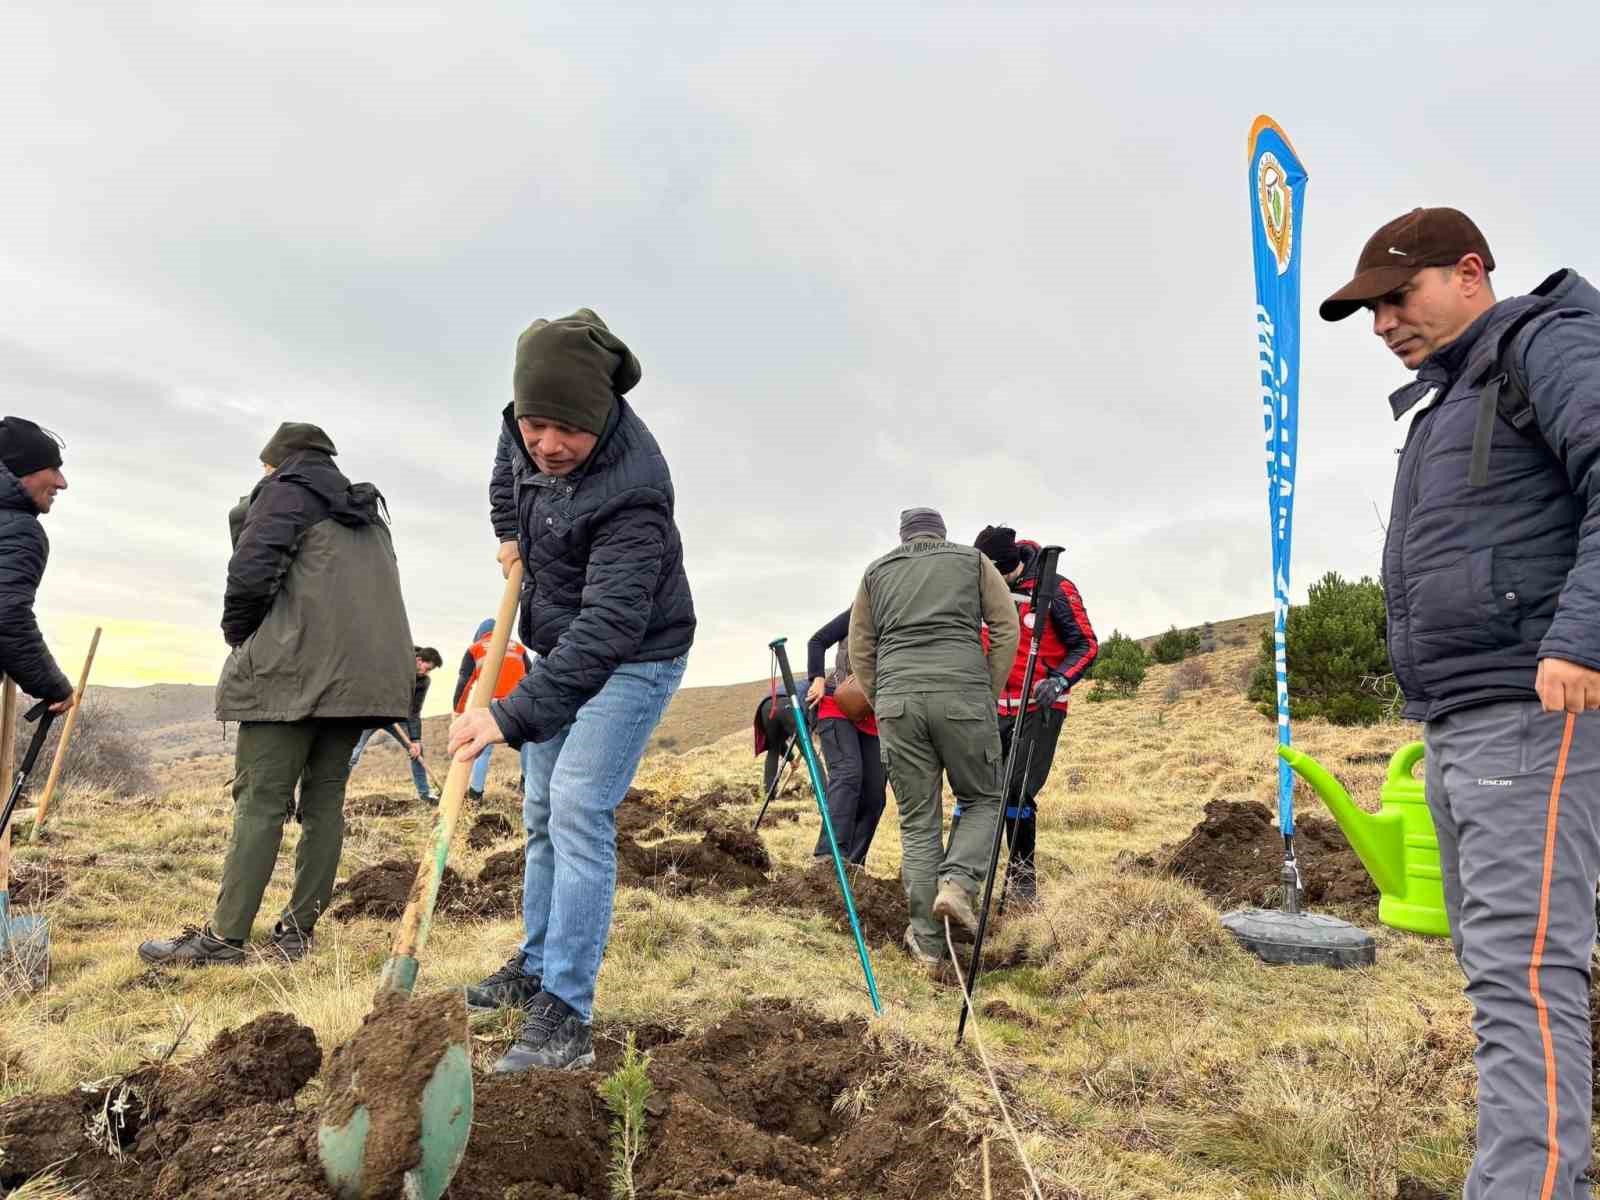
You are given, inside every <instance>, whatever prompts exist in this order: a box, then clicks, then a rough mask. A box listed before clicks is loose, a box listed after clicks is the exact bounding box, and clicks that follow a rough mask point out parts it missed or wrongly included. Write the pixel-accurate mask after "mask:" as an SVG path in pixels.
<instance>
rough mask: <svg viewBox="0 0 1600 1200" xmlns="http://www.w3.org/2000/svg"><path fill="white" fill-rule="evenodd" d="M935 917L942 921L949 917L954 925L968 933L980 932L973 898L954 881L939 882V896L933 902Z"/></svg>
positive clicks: (944, 880)
mask: <svg viewBox="0 0 1600 1200" xmlns="http://www.w3.org/2000/svg"><path fill="white" fill-rule="evenodd" d="M933 915H934V916H935V917H938V918H939V919H941V920H943V919H944V918H945V917H949V918H950V920H951V922H952V923H953V924H956V925H959V926H961V927H962V928H963V929H965V930H967V931H968V932H970V933H977V932H978V914H977V913H976V912H975V911H974V910H973V907H972V896H971V895H970V894H969V893H968V892H967V889H966V888H964V887H962V886H961V885H960V884H959V883H957V882H956V881H955V880H954V879H941V880H940V881H939V894H938V896H936V897H934V901H933Z"/></svg>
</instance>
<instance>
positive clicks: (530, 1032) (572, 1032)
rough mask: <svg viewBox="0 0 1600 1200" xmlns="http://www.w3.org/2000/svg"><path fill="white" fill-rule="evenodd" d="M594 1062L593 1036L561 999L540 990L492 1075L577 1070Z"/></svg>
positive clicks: (590, 1065)
mask: <svg viewBox="0 0 1600 1200" xmlns="http://www.w3.org/2000/svg"><path fill="white" fill-rule="evenodd" d="M592 1066H594V1038H593V1037H592V1036H591V1034H590V1031H589V1027H588V1026H587V1025H585V1024H584V1023H583V1022H582V1021H580V1020H579V1019H578V1014H577V1013H576V1012H575V1011H574V1010H573V1009H572V1008H571V1007H569V1006H568V1005H567V1003H566V1002H565V1001H563V1000H562V999H560V998H559V997H557V996H552V995H551V994H550V993H549V992H540V993H539V994H538V996H536V997H535V998H534V1000H533V1003H532V1004H531V1005H529V1008H528V1019H527V1020H526V1021H524V1022H523V1023H522V1032H521V1033H519V1034H517V1040H516V1041H515V1042H513V1043H512V1044H511V1049H509V1050H507V1051H506V1052H505V1054H504V1055H503V1056H502V1057H501V1059H500V1061H499V1062H497V1063H495V1064H494V1073H495V1074H496V1075H511V1074H515V1073H516V1072H519V1071H532V1070H544V1071H579V1070H582V1069H583V1068H584V1067H592Z"/></svg>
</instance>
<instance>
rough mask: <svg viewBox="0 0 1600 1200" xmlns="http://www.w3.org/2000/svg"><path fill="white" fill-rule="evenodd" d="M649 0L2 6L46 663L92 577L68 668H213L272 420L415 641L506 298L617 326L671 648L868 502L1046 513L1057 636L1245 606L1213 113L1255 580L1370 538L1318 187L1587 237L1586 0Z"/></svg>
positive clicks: (811, 596) (465, 544)
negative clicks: (363, 553)
mask: <svg viewBox="0 0 1600 1200" xmlns="http://www.w3.org/2000/svg"><path fill="white" fill-rule="evenodd" d="M663 7H665V6H663ZM699 11H700V13H701V15H699V16H696V17H684V16H682V15H679V14H677V13H673V14H672V15H670V16H665V15H661V14H660V13H658V12H656V11H652V9H648V8H640V9H632V10H630V9H628V8H622V7H618V8H612V9H607V8H606V7H605V6H594V5H585V6H573V5H565V6H555V5H534V4H515V5H474V4H453V5H449V6H445V5H440V6H437V7H433V6H429V7H421V6H417V7H411V6H392V5H384V6H378V5H337V4H327V3H316V4H296V3H283V2H281V0H280V2H277V3H272V4H261V5H254V4H248V3H227V4H216V3H207V4H194V5H186V4H177V3H161V4H151V5H130V4H123V3H108V4H103V5H88V4H73V5H67V4H58V3H49V4H22V5H18V4H12V5H8V6H6V7H5V9H4V12H3V15H0V64H3V69H0V135H3V136H0V156H4V162H5V169H4V172H3V175H0V178H3V181H4V182H3V184H0V220H3V223H4V230H5V237H4V239H3V241H0V289H3V294H4V295H5V297H6V301H7V302H6V305H5V314H6V315H5V320H4V323H3V325H0V381H3V387H4V393H3V399H0V407H3V409H4V411H5V412H8V413H17V414H20V415H24V416H29V417H32V418H35V419H37V420H39V421H41V422H43V423H45V424H46V425H49V426H51V427H53V428H55V429H56V430H57V431H59V432H60V433H61V434H62V435H63V436H64V437H65V438H66V440H67V444H68V450H67V456H66V468H65V469H66V472H67V475H68V478H69V480H70V482H71V489H70V491H68V492H67V493H66V494H65V495H64V496H62V497H61V498H60V500H59V501H58V503H57V506H56V510H55V512H53V513H51V514H50V515H49V517H48V518H46V528H47V529H48V531H49V533H50V537H51V539H52V544H53V553H52V558H51V563H50V569H49V573H48V575H47V576H46V580H45V585H44V587H43V589H42V591H41V593H40V597H39V611H40V615H41V617H42V619H43V621H44V625H45V628H46V631H47V633H48V634H49V635H50V636H51V639H52V641H53V643H54V648H55V650H56V651H57V653H58V655H59V657H60V658H61V659H62V661H63V665H64V666H66V667H67V669H68V670H69V672H71V673H73V674H74V675H75V674H76V671H77V665H78V663H79V662H80V661H81V657H82V653H83V650H84V648H85V647H86V644H87V640H88V632H89V629H90V628H91V627H92V626H93V625H94V624H95V623H97V622H98V623H103V624H105V625H106V626H107V633H106V641H105V644H104V646H103V649H102V659H101V667H100V668H98V669H97V677H98V679H99V680H100V681H101V682H104V683H140V682H152V681H156V680H167V681H179V682H211V681H213V680H214V678H215V673H216V670H217V668H218V666H219V665H220V663H221V660H222V657H223V655H224V653H225V647H224V646H223V643H222V640H221V635H220V633H219V631H218V628H217V621H218V618H219V616H220V612H221V593H222V586H223V582H224V574H225V567H226V562H227V557H228V540H227V532H226V529H227V526H226V512H227V510H228V508H229V506H230V505H231V504H233V503H234V502H235V501H236V500H237V499H238V497H239V496H240V495H241V494H242V493H244V492H245V491H247V490H248V489H249V488H250V486H251V485H252V484H253V483H254V482H255V480H256V479H257V478H258V476H259V471H260V468H259V466H258V461H257V460H258V452H259V450H260V448H261V446H262V444H263V443H264V442H265V441H266V439H267V437H268V435H269V434H270V433H271V432H272V430H273V429H274V428H275V427H276V425H277V423H278V422H279V421H280V420H283V419H294V420H306V421H314V422H317V423H318V424H320V425H322V426H323V427H325V428H326V429H327V430H328V432H329V434H330V435H331V436H332V437H333V438H334V440H335V441H336V442H337V443H338V445H339V448H340V450H341V453H340V456H339V459H338V461H339V463H340V465H341V466H342V467H343V468H344V470H345V472H346V473H347V474H348V475H350V476H351V477H352V478H353V479H358V480H359V479H370V480H372V481H373V482H375V483H376V484H377V485H378V486H379V487H380V488H381V489H382V490H383V491H384V492H385V494H386V495H387V497H388V500H389V507H390V509H391V512H392V514H393V519H394V539H395V545H396V548H397V551H398V554H399V556H400V564H401V568H402V572H403V577H404V584H405V590H406V602H407V606H408V609H409V612H410V617H411V624H412V630H413V632H414V634H415V636H416V638H417V639H418V640H419V641H422V642H428V643H432V644H435V645H437V646H438V647H439V648H440V649H441V650H442V651H443V652H444V654H445V656H446V659H447V661H448V662H449V663H451V665H452V666H453V662H454V660H455V658H456V657H457V656H459V654H460V652H461V650H462V648H463V646H464V645H465V643H466V641H467V640H468V639H469V637H470V634H471V632H472V629H473V627H474V626H475V625H476V624H477V622H478V621H479V620H480V619H481V618H483V617H485V616H488V615H490V614H491V613H492V611H493V608H494V605H495V601H496V598H497V596H498V593H499V584H500V580H499V575H498V572H497V570H496V568H495V566H494V564H493V553H494V539H493V536H492V534H491V532H490V529H489V524H488V519H487V499H486V487H487V479H488V474H489V466H490V460H491V456H492V452H493V447H494V439H495V434H496V430H497V424H498V420H499V412H500V409H501V408H502V406H503V405H504V404H505V403H506V402H507V400H508V399H509V398H510V377H511V363H512V352H513V348H514V344H515V339H516V336H517V334H518V332H519V331H520V330H521V329H522V328H523V327H524V326H525V325H527V323H528V322H530V321H531V320H533V319H534V318H535V317H540V316H545V317H552V316H557V315H560V314H563V313H566V312H569V311H571V310H572V309H573V308H576V307H578V306H580V305H588V306H591V307H593V308H595V309H596V310H597V311H598V312H599V313H600V314H601V315H602V316H603V317H604V318H605V319H606V321H607V322H608V323H609V324H610V325H611V327H612V329H613V330H615V331H616V332H617V333H618V334H619V335H620V336H621V337H623V338H624V339H625V340H626V341H627V342H628V344H629V345H630V346H631V347H632V348H633V350H634V351H635V353H636V354H637V355H638V357H639V359H640V362H641V363H642V364H643V368H644V381H643V382H642V383H641V384H640V385H639V387H637V388H636V389H635V390H634V392H633V393H632V395H631V399H632V400H633V402H634V404H635V407H636V408H637V410H638V412H639V414H640V415H641V416H642V417H643V418H644V420H645V421H646V422H647V423H648V424H649V425H650V426H651V428H652V429H653V430H654V431H655V433H656V436H657V437H658V438H659V440H660V442H661V444H662V447H663V449H664V450H665V452H666V455H667V458H668V460H669V462H670V464H671V467H672V471H673V476H674V479H675V481H676V484H677V491H678V521H679V524H680V527H681V528H682V531H683V540H684V546H685V555H686V559H687V563H688V570H689V576H690V580H691V583H692V585H693V588H694V593H695V600H696V606H697V608H698V610H699V615H700V632H699V634H698V637H697V641H696V646H695V650H694V652H693V654H692V656H691V660H690V668H689V676H688V680H687V682H688V683H689V684H691V685H693V684H714V683H723V682H732V681H735V680H741V679H750V678H754V677H757V676H760V675H763V674H764V673H765V671H766V666H767V658H766V650H765V646H766V643H767V642H768V640H770V639H771V638H772V637H774V636H777V635H779V634H786V635H788V636H789V638H790V639H791V640H792V641H795V642H798V643H800V644H801V645H802V646H803V643H804V641H805V639H806V637H807V636H808V635H809V634H810V633H811V631H812V630H813V629H815V628H816V627H817V626H818V625H820V624H821V623H822V622H823V621H824V620H826V619H827V618H829V617H831V616H832V615H834V614H835V613H836V612H838V611H839V610H840V609H841V608H843V607H844V606H845V605H846V604H847V603H848V601H849V599H850V597H851V595H852V593H853V590H854V586H855V583H856V582H857V580H858V579H859V577H860V572H861V569H862V567H863V566H864V565H865V564H866V563H867V562H868V561H870V560H871V559H872V558H874V557H875V556H876V555H878V554H880V553H882V552H884V551H885V550H887V549H889V548H890V547H891V546H892V545H893V544H894V542H895V529H896V517H897V513H898V510H899V509H900V508H902V507H904V506H907V505H918V504H927V505H933V506H936V507H938V508H940V509H942V510H943V512H944V513H945V515H946V517H947V518H948V520H949V524H950V530H951V534H952V536H954V537H956V538H959V539H961V540H965V541H970V540H971V539H972V537H973V536H974V535H975V534H976V532H977V531H978V529H980V528H981V527H982V526H983V525H984V524H987V523H990V522H1002V521H1003V522H1009V523H1012V524H1014V525H1016V527H1017V528H1018V529H1019V530H1020V531H1022V532H1023V533H1025V534H1030V535H1033V536H1035V537H1037V538H1040V539H1041V540H1053V541H1059V542H1061V543H1063V544H1064V545H1066V546H1067V548H1068V550H1067V554H1066V556H1065V557H1064V559H1063V563H1064V566H1065V570H1066V571H1067V572H1068V573H1069V574H1070V575H1071V576H1072V577H1073V578H1074V579H1075V580H1076V581H1077V583H1078V585H1079V587H1080V588H1081V589H1082V592H1083V595H1084V598H1085V601H1086V603H1087V605H1088V609H1089V613H1090V616H1091V617H1092V619H1093V621H1094V623H1095V625H1096V627H1097V629H1098V630H1099V631H1100V633H1101V635H1102V636H1106V635H1109V634H1110V632H1111V630H1112V629H1113V628H1120V629H1122V630H1124V631H1125V632H1130V633H1134V634H1147V633H1152V632H1156V631H1158V630H1160V629H1164V628H1166V626H1167V625H1168V624H1171V623H1177V624H1179V625H1184V624H1192V623H1196V622H1200V621H1203V620H1207V619H1220V618H1225V617H1231V616H1238V615H1242V614H1244V613H1248V612H1258V611H1261V610H1263V609H1266V608H1268V607H1269V606H1270V603H1271V588H1270V579H1269V550H1268V526H1267V506H1266V485H1265V475H1264V467H1263V463H1262V452H1261V435H1260V429H1261V426H1260V415H1259V410H1258V404H1259V402H1258V398H1257V385H1256V372H1255V355H1256V348H1255V332H1254V320H1253V304H1254V300H1253V291H1252V283H1251V269H1250V241H1249V228H1250V227H1249V210H1248V208H1247V206H1246V205H1247V194H1246V180H1245V138H1246V134H1247V132H1248V130H1249V127H1250V124H1251V121H1252V119H1253V118H1254V117H1255V116H1256V114H1257V113H1261V112H1266V113H1270V114H1271V115H1272V116H1274V117H1275V118H1277V119H1278V121H1279V122H1280V123H1282V124H1283V126H1284V127H1285V129H1286V130H1287V131H1288V133H1289V135H1290V137H1291V138H1292V139H1293V140H1294V143H1295V145H1296V148H1297V149H1298V150H1299V152H1300V154H1301V156H1302V158H1303V159H1304V161H1305V164H1306V166H1307V169H1308V170H1309V173H1310V176H1311V181H1310V185H1309V194H1308V199H1307V209H1306V212H1307V216H1306V224H1305V230H1304V246H1305V251H1306V256H1307V257H1306V260H1305V277H1304V289H1305V301H1306V312H1305V316H1306V323H1305V335H1304V359H1303V363H1302V379H1303V385H1302V409H1301V414H1302V425H1301V448H1302V459H1301V467H1300V491H1299V502H1298V507H1297V510H1296V546H1295V560H1294V584H1295V589H1294V590H1295V594H1296V595H1297V596H1303V594H1304V590H1305V585H1306V584H1307V583H1308V582H1310V581H1311V580H1313V579H1315V578H1316V577H1318V576H1319V575H1321V574H1322V573H1323V572H1324V571H1326V570H1329V569H1336V570H1339V571H1342V572H1344V573H1346V574H1350V575H1359V574H1363V573H1372V574H1375V573H1376V571H1377V562H1378V551H1379V548H1380V543H1381V537H1382V531H1381V522H1382V521H1384V520H1386V519H1387V513H1388V507H1389V488H1390V483H1391V479H1392V474H1393V469H1394V455H1393V453H1392V451H1393V448H1394V447H1395V446H1397V445H1398V444H1399V442H1400V439H1401V435H1402V433H1403V430H1402V429H1400V428H1398V427H1396V426H1395V424H1394V423H1393V421H1392V420H1391V419H1390V417H1389V414H1388V410H1387V406H1386V404H1385V397H1386V395H1387V393H1388V392H1389V391H1390V390H1392V389H1393V388H1394V387H1396V386H1398V385H1399V384H1401V383H1403V382H1404V381H1405V378H1406V377H1405V375H1404V374H1403V373H1402V370H1401V368H1400V367H1399V366H1398V364H1397V363H1395V362H1394V361H1393V360H1392V359H1391V358H1390V356H1389V355H1388V354H1387V353H1386V352H1384V351H1383V350H1382V348H1381V347H1380V346H1379V345H1378V343H1377V342H1376V341H1375V340H1374V339H1373V338H1372V337H1371V335H1370V328H1369V326H1367V325H1366V324H1365V322H1364V321H1363V320H1362V319H1360V318H1352V319H1351V320H1350V321H1348V322H1347V323H1345V324H1343V325H1338V326H1325V325H1323V324H1322V323H1321V322H1319V321H1317V320H1316V317H1315V304H1316V301H1317V300H1318V299H1320V298H1321V297H1322V296H1323V295H1325V294H1326V293H1327V292H1328V291H1331V290H1332V289H1333V288H1335V287H1337V286H1339V285H1340V284H1342V283H1343V282H1344V281H1345V280H1346V279H1347V278H1348V277H1349V275H1350V273H1351V270H1352V268H1353V266H1354V262H1355V257H1356V254H1357V252H1358V251H1359V249H1360V247H1361V244H1362V242H1363V241H1364V240H1365V239H1366V237H1367V235H1368V234H1370V233H1371V232H1372V230H1373V229H1374V228H1376V226H1377V225H1378V224H1380V223H1382V222H1383V221H1385V220H1387V219H1389V218H1391V217H1393V216H1395V215H1397V214H1399V213H1401V212H1403V211H1405V210H1407V209H1409V208H1410V207H1412V206H1414V205H1418V204H1424V205H1426V204H1453V205H1456V206H1458V207H1460V208H1463V209H1465V210H1466V211H1467V212H1468V213H1470V214H1471V215H1472V216H1473V217H1474V218H1476V219H1477V221H1478V222H1479V224H1480V225H1481V227H1482V228H1483V230H1484V232H1485V234H1486V235H1487V237H1488V239H1489V242H1490V245H1491V246H1492V247H1493V249H1494V251H1495V255H1496V258H1497V260H1498V262H1499V265H1500V266H1499V270H1498V271H1497V272H1496V274H1495V276H1494V280H1495V284H1496V287H1497V290H1498V291H1499V293H1500V294H1501V295H1507V294H1511V293H1515V292H1520V291H1526V290H1527V289H1528V288H1530V287H1531V286H1532V285H1533V284H1535V283H1536V282H1538V280H1539V279H1540V278H1542V277H1543V276H1544V275H1545V274H1546V273H1547V272H1549V271H1551V270H1553V269H1555V268H1557V267H1559V266H1563V265H1571V266H1576V267H1578V268H1579V269H1580V270H1583V271H1585V272H1588V273H1591V274H1595V273H1600V262H1597V261H1596V259H1595V255H1596V252H1597V251H1600V221H1597V219H1596V217H1595V196H1596V195H1597V194H1600V179H1597V175H1600V167H1597V165H1596V163H1597V161H1600V160H1597V159H1596V158H1595V156H1594V155H1593V154H1592V153H1590V152H1589V151H1588V150H1585V149H1583V148H1584V147H1586V146H1590V145H1591V144H1592V141H1593V119H1594V118H1593V114H1594V112H1595V101H1596V99H1597V95H1596V92H1597V89H1596V84H1595V75H1594V61H1595V46H1596V45H1597V44H1600V19H1597V17H1596V15H1595V13H1596V10H1595V7H1594V5H1593V4H1582V5H1577V4H1575V5H1570V6H1556V5H1549V6H1541V7H1540V8H1539V10H1538V14H1537V19H1533V16H1532V13H1531V10H1529V18H1528V19H1520V18H1519V17H1518V12H1519V10H1517V9H1515V8H1508V7H1507V6H1506V5H1505V4H1503V3H1502V4H1497V5H1495V6H1493V7H1492V8H1486V9H1483V10H1481V11H1479V12H1477V13H1476V14H1474V13H1471V12H1468V11H1466V10H1464V9H1463V8H1462V7H1460V6H1456V5H1451V6H1448V7H1438V8H1431V7H1427V6H1420V5H1394V4H1391V5H1386V6H1382V7H1363V6H1357V5H1351V4H1346V3H1341V4H1336V5H1331V6H1328V7H1327V8H1325V9H1323V10H1322V11H1316V10H1312V9H1310V8H1308V7H1307V6H1300V5H1296V6H1292V7H1289V6H1285V5H1282V4H1273V5H1269V6H1259V7H1250V8H1228V9H1221V8H1210V7H1206V8H1205V9H1204V10H1203V11H1202V7H1201V6H1188V5H1185V6H1181V7H1180V6H1174V7H1153V6H1137V5H1117V6H1114V7H1111V6H1108V7H1106V8H1103V9H1096V8H1087V7H1079V8H1069V7H1068V6H1065V5H1048V6H1047V5H1038V6H1004V5H995V4H986V5H983V6H981V7H979V6H968V5H960V6H945V7H939V6H933V5H929V4H924V3H917V4H907V5H892V4H885V3H878V4H849V5H846V4H829V5H821V4H817V5H792V4H786V5H781V6H779V5H773V6H765V5H738V6H730V7H727V8H714V7H712V6H705V7H704V8H702V9H700V10H699ZM802 653H803V651H802ZM445 691H447V689H442V688H441V689H435V693H436V694H435V704H434V705H432V706H430V710H432V709H436V708H439V707H441V706H442V702H443V697H442V696H440V695H439V693H441V692H445Z"/></svg>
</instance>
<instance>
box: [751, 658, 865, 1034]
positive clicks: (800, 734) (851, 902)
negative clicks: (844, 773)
mask: <svg viewBox="0 0 1600 1200" xmlns="http://www.w3.org/2000/svg"><path fill="white" fill-rule="evenodd" d="M788 640H789V639H788V638H778V639H777V640H776V641H774V642H772V643H770V649H771V650H772V653H773V655H774V656H775V657H776V658H777V660H778V669H779V670H780V671H782V672H783V687H784V690H785V691H786V692H788V693H789V704H790V707H792V708H793V710H794V724H795V740H796V741H798V742H799V743H800V749H801V752H802V753H803V754H804V755H805V756H806V769H807V770H808V771H810V772H811V790H812V791H814V792H816V794H817V811H818V812H820V813H821V814H822V828H823V831H824V832H825V833H827V835H828V851H829V853H831V854H832V855H833V873H834V875H835V876H836V877H837V878H838V880H839V894H840V895H841V896H843V897H844V910H845V912H847V913H848V914H849V915H850V932H851V933H853V934H854V935H855V939H856V953H857V954H858V955H860V956H861V973H862V974H863V975H865V976H866V977H867V994H868V995H869V996H871V997H872V1011H873V1012H875V1013H878V1014H880V1015H881V1014H882V1013H883V1002H882V1001H881V1000H879V999H878V981H877V979H876V978H875V977H874V976H873V974H872V958H871V956H870V955H868V954H867V942H866V939H865V938H863V937H862V936H861V918H859V917H858V916H856V901H855V897H854V896H852V895H851V894H850V881H849V880H848V879H846V878H845V874H844V859H842V858H840V857H839V843H838V842H837V841H835V840H834V837H833V821H832V820H831V819H830V818H829V816H828V790H827V785H826V784H825V783H823V781H822V765H821V764H820V763H818V762H817V751H816V748H815V747H814V746H812V744H811V729H810V726H809V725H808V724H807V722H806V706H805V701H804V699H802V697H801V695H800V693H799V692H798V691H797V690H796V689H795V686H794V672H793V671H791V670H790V669H789V653H788V651H786V650H785V649H784V648H783V647H784V643H785V642H787V641H788Z"/></svg>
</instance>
